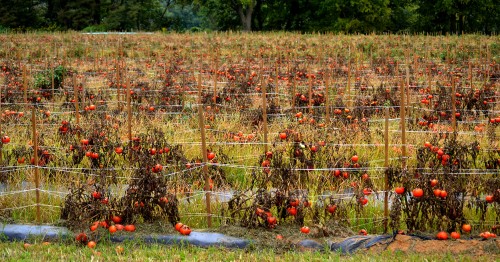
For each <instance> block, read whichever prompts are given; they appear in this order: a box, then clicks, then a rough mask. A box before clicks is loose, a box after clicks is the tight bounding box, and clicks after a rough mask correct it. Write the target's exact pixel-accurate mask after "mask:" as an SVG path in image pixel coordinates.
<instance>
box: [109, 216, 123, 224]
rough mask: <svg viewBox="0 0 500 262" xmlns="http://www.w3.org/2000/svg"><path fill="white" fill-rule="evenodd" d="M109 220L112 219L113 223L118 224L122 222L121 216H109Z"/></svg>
mask: <svg viewBox="0 0 500 262" xmlns="http://www.w3.org/2000/svg"><path fill="white" fill-rule="evenodd" d="M111 220H113V223H115V224H120V223H121V222H122V218H121V217H120V216H113V217H111Z"/></svg>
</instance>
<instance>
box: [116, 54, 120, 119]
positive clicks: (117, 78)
mask: <svg viewBox="0 0 500 262" xmlns="http://www.w3.org/2000/svg"><path fill="white" fill-rule="evenodd" d="M120 80H121V79H120V62H119V60H117V61H116V103H117V106H118V109H119V110H120V111H121V106H120V86H121V83H120Z"/></svg>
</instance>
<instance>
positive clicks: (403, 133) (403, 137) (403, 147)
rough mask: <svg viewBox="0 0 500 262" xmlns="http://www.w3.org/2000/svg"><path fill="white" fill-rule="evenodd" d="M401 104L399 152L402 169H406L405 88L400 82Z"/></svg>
mask: <svg viewBox="0 0 500 262" xmlns="http://www.w3.org/2000/svg"><path fill="white" fill-rule="evenodd" d="M400 91H401V102H400V108H399V109H400V118H401V151H402V156H403V162H402V168H403V169H405V168H406V105H405V93H406V92H405V88H404V82H403V81H401V90H400Z"/></svg>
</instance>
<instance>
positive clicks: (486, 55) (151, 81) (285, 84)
mask: <svg viewBox="0 0 500 262" xmlns="http://www.w3.org/2000/svg"><path fill="white" fill-rule="evenodd" d="M0 40H1V41H0V45H1V48H0V66H1V80H0V81H1V82H0V85H1V103H0V111H1V112H2V120H1V126H0V132H1V137H2V143H1V155H0V163H1V173H0V218H1V219H2V220H3V221H14V222H19V223H23V222H38V223H48V224H64V225H66V226H68V227H70V228H72V229H74V230H75V231H89V227H91V226H94V225H95V228H97V227H106V228H107V227H109V229H110V231H116V230H120V228H119V227H120V226H121V225H122V224H123V225H125V227H124V230H129V229H130V231H134V230H135V227H137V228H138V229H139V228H140V227H141V226H142V225H146V224H150V223H157V222H159V221H160V222H161V225H163V226H165V227H168V228H169V230H171V231H173V232H175V230H174V226H175V225H176V224H178V223H179V222H182V223H183V224H184V225H189V226H190V227H188V226H183V225H179V229H178V231H179V232H181V233H182V234H185V233H186V234H189V233H190V232H191V230H192V229H200V228H205V229H206V228H209V227H210V228H217V227H220V226H228V225H231V226H238V227H245V228H251V229H257V230H262V231H266V232H267V231H269V230H277V229H278V228H280V227H287V228H291V230H294V231H296V232H299V234H303V233H304V234H305V233H307V234H310V235H313V236H316V237H326V236H332V235H333V236H334V235H336V234H337V233H336V232H337V229H338V228H339V227H341V228H345V229H349V230H352V231H351V232H355V233H357V232H360V233H370V234H375V233H383V232H384V231H385V232H393V231H398V230H404V231H407V232H428V233H429V234H432V235H434V236H435V235H436V234H438V232H439V234H440V235H438V238H440V237H442V238H444V237H446V238H449V236H448V234H450V233H452V232H454V233H455V234H452V235H451V237H456V236H457V234H458V233H460V234H462V235H471V236H477V237H479V235H480V234H481V233H483V235H482V237H484V236H485V235H484V233H485V232H488V233H489V234H491V237H494V235H495V234H498V233H499V230H500V229H499V228H500V227H499V226H498V225H499V224H500V176H499V171H500V140H499V130H500V105H499V100H500V99H499V98H500V65H499V63H500V56H499V51H500V44H499V43H500V41H499V40H500V39H499V37H498V36H480V35H463V36H441V35H438V36H431V35H413V36H406V35H353V36H345V35H334V34H309V35H300V34H292V33H266V34H242V33H212V34H204V33H197V34H107V35H104V34H101V35H93V34H78V33H64V34H4V35H0ZM96 223H97V224H96ZM116 225H118V226H116ZM134 225H135V226H134ZM110 226H112V227H110ZM127 226H134V228H133V230H132V228H131V227H128V229H127ZM111 228H112V229H111ZM175 229H177V226H176V228H175ZM94 230H95V229H94ZM363 230H364V231H363ZM90 231H93V230H92V227H91V229H90ZM301 231H302V233H301ZM440 231H441V232H440ZM183 232H184V233H183ZM113 233H114V232H113ZM488 236H490V235H488ZM458 237H460V235H458ZM80 239H81V241H82V242H87V241H88V239H87V237H86V236H85V239H83V236H81V237H80ZM94 244H95V243H94Z"/></svg>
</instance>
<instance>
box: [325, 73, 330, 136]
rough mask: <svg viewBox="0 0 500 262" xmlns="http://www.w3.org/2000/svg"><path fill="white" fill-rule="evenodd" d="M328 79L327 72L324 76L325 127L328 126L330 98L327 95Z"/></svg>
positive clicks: (328, 89)
mask: <svg viewBox="0 0 500 262" xmlns="http://www.w3.org/2000/svg"><path fill="white" fill-rule="evenodd" d="M329 77H330V74H329V73H328V71H327V72H326V74H325V124H326V126H327V127H328V126H329V125H330V96H329V94H328V92H330V88H329V84H330V83H329V80H330V79H328V78H329Z"/></svg>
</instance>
